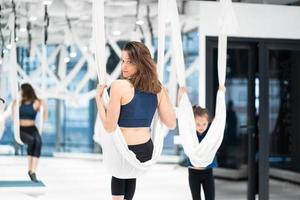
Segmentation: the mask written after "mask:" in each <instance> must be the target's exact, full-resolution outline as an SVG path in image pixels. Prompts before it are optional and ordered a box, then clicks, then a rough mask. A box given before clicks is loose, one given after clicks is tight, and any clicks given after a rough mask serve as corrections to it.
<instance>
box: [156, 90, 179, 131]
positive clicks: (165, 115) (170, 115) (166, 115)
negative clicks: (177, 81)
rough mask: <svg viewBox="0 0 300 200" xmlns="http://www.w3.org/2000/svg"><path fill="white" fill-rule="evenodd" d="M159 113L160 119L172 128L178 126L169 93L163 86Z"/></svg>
mask: <svg viewBox="0 0 300 200" xmlns="http://www.w3.org/2000/svg"><path fill="white" fill-rule="evenodd" d="M159 96H160V98H159V103H158V114H159V117H160V120H161V121H162V122H163V123H164V124H165V125H166V126H167V127H168V128H170V129H175V128H176V114H175V111H174V108H173V105H172V102H171V99H170V97H169V95H168V92H167V90H166V89H165V88H164V87H163V88H162V91H161V92H160V94H159Z"/></svg>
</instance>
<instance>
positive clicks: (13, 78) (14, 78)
mask: <svg viewBox="0 0 300 200" xmlns="http://www.w3.org/2000/svg"><path fill="white" fill-rule="evenodd" d="M10 18H11V20H10V22H11V23H10V29H11V30H12V33H11V38H10V41H11V50H10V58H9V59H10V85H11V95H12V98H13V99H14V100H16V103H15V107H14V116H13V130H14V138H15V141H16V142H17V143H19V144H23V142H22V141H21V138H20V116H19V94H18V72H17V65H18V63H17V54H16V42H15V38H14V28H13V24H15V23H14V17H13V15H11V16H10Z"/></svg>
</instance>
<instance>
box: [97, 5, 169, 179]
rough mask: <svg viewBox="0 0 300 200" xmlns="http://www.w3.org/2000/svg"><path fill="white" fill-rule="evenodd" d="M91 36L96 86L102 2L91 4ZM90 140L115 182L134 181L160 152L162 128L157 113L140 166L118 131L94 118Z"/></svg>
mask: <svg viewBox="0 0 300 200" xmlns="http://www.w3.org/2000/svg"><path fill="white" fill-rule="evenodd" d="M93 36H94V38H93V39H94V40H95V41H94V43H95V44H96V43H97V44H98V45H96V48H95V60H96V65H97V74H98V78H99V82H100V83H101V84H103V83H105V77H104V76H105V74H106V72H105V68H106V64H105V62H104V61H105V59H104V58H105V56H104V55H105V40H104V36H105V35H104V1H103V0H101V1H99V0H94V1H93ZM103 99H104V102H105V104H107V102H108V99H109V98H108V94H107V91H105V92H104V95H103ZM97 119H98V120H97V121H96V124H95V135H94V140H95V141H96V142H98V143H100V144H101V146H102V149H103V162H104V165H105V166H106V168H107V170H108V171H109V173H110V174H111V175H113V176H115V177H118V178H137V177H139V176H140V175H142V174H144V173H145V172H146V171H148V170H149V169H150V168H151V166H152V165H153V164H154V163H155V161H156V160H157V158H158V157H159V155H160V154H161V152H162V148H163V139H164V136H165V134H164V133H165V132H164V131H162V130H164V129H165V126H164V125H163V124H162V123H161V122H160V121H159V118H158V116H157V113H156V114H155V117H154V119H153V121H152V128H151V134H152V136H151V138H152V140H153V145H154V149H153V154H152V159H151V160H149V161H146V162H144V163H141V162H140V161H139V160H138V159H137V158H136V156H135V154H134V153H133V152H132V151H130V150H129V149H128V146H127V144H126V141H125V139H124V137H123V134H122V132H121V129H120V128H119V127H118V126H117V128H116V130H114V131H113V132H112V133H107V132H106V130H105V129H104V127H103V124H102V121H101V120H99V116H97Z"/></svg>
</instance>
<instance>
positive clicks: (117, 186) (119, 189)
mask: <svg viewBox="0 0 300 200" xmlns="http://www.w3.org/2000/svg"><path fill="white" fill-rule="evenodd" d="M125 182H126V179H119V178H116V177H114V176H112V177H111V195H112V199H113V200H123V199H124V195H125Z"/></svg>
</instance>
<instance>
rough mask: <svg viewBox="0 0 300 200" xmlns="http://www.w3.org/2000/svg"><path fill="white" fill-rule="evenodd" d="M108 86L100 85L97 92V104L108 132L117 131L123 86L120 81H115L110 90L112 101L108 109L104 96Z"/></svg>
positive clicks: (110, 100)
mask: <svg viewBox="0 0 300 200" xmlns="http://www.w3.org/2000/svg"><path fill="white" fill-rule="evenodd" d="M105 87H106V86H104V85H99V86H98V87H97V92H96V103H97V108H98V112H99V116H100V119H101V120H102V122H103V126H104V128H105V130H106V131H107V132H112V131H114V130H115V129H116V127H117V123H118V119H119V115H120V109H121V108H120V107H121V94H122V85H121V82H120V81H114V82H113V83H112V85H111V89H110V99H109V103H108V106H107V108H105V106H104V102H103V100H102V95H103V91H104V88H105Z"/></svg>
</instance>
